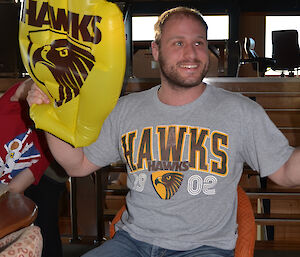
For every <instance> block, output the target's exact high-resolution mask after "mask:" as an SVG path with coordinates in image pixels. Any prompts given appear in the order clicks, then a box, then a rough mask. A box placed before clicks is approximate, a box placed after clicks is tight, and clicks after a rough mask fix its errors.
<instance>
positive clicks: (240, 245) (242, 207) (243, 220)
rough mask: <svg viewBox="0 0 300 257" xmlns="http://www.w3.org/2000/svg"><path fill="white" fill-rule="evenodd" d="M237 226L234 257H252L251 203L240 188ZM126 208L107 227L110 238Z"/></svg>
mask: <svg viewBox="0 0 300 257" xmlns="http://www.w3.org/2000/svg"><path fill="white" fill-rule="evenodd" d="M237 194H238V208H237V224H238V238H237V242H236V247H235V253H234V256H235V257H253V254H254V246H255V240H256V224H255V218H254V214H253V209H252V205H251V202H250V200H249V198H248V196H247V195H246V193H245V191H244V190H243V189H242V187H241V186H238V189H237ZM125 210H126V206H125V205H123V206H122V208H121V209H120V210H119V211H118V213H117V214H116V216H115V217H114V219H113V220H112V222H111V224H110V227H109V235H110V238H113V236H114V235H115V224H116V223H117V222H118V221H119V220H120V219H121V217H122V214H123V212H124V211H125Z"/></svg>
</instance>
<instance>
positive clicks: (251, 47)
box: [244, 37, 258, 59]
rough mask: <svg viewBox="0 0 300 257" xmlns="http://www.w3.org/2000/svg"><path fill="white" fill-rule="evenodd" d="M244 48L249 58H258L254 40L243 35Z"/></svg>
mask: <svg viewBox="0 0 300 257" xmlns="http://www.w3.org/2000/svg"><path fill="white" fill-rule="evenodd" d="M244 50H245V52H246V54H247V55H248V58H249V59H255V58H258V54H257V53H256V52H255V40H254V39H253V38H251V37H245V40H244Z"/></svg>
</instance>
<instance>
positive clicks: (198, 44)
mask: <svg viewBox="0 0 300 257" xmlns="http://www.w3.org/2000/svg"><path fill="white" fill-rule="evenodd" d="M202 44H203V43H202V42H196V43H195V46H200V45H202Z"/></svg>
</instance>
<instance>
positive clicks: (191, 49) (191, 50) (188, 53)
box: [184, 44, 196, 58]
mask: <svg viewBox="0 0 300 257" xmlns="http://www.w3.org/2000/svg"><path fill="white" fill-rule="evenodd" d="M184 56H185V57H190V58H194V57H195V56H196V46H195V45H194V44H186V45H185V47H184Z"/></svg>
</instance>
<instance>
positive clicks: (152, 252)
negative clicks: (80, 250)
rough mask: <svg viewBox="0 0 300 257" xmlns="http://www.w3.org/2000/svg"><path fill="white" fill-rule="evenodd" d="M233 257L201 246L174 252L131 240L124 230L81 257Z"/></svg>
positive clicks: (232, 254)
mask: <svg viewBox="0 0 300 257" xmlns="http://www.w3.org/2000/svg"><path fill="white" fill-rule="evenodd" d="M171 256H172V257H200V256H203V257H233V256H234V250H222V249H219V248H215V247H211V246H201V247H198V248H196V249H193V250H189V251H174V250H168V249H164V248H161V247H158V246H155V245H150V244H147V243H145V242H141V241H138V240H135V239H133V238H132V237H131V236H129V234H128V233H127V232H125V231H124V230H121V231H118V232H117V233H116V234H115V236H114V238H113V239H111V240H108V241H106V242H105V243H104V244H102V245H100V246H99V247H97V248H95V249H93V250H91V251H89V252H88V253H86V254H84V255H83V256H82V257H171Z"/></svg>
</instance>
